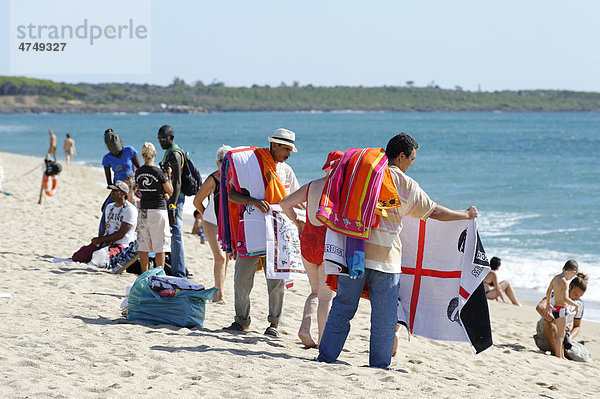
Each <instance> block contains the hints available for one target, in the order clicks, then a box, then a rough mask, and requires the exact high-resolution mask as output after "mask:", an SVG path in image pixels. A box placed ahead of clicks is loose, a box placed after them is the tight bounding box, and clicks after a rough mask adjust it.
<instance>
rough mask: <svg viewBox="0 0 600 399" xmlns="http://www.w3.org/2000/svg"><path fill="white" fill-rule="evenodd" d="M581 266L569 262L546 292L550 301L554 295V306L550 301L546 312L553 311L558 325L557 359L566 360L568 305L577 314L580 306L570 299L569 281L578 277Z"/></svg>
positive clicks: (553, 279)
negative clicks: (565, 340) (565, 342)
mask: <svg viewBox="0 0 600 399" xmlns="http://www.w3.org/2000/svg"><path fill="white" fill-rule="evenodd" d="M578 268H579V265H578V264H577V262H576V261H574V260H573V259H571V260H568V261H567V262H566V263H565V265H564V266H563V268H562V273H560V274H557V275H556V276H554V277H553V278H552V281H551V282H550V285H549V286H548V289H547V290H546V298H548V299H550V298H551V295H552V294H553V295H554V306H552V305H551V304H550V300H548V302H547V305H546V312H550V311H552V316H554V321H553V323H554V324H555V325H556V330H557V331H556V341H555V347H556V348H557V351H556V353H555V355H556V357H558V358H561V359H565V347H564V343H563V341H564V339H565V329H566V325H567V312H568V311H569V310H568V308H567V305H570V306H573V307H574V308H575V310H574V312H575V313H577V311H578V310H579V305H578V304H577V303H576V302H574V301H573V300H572V299H570V298H569V285H568V284H567V281H568V280H571V279H573V277H575V276H576V275H577V269H578Z"/></svg>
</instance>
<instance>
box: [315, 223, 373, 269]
mask: <svg viewBox="0 0 600 399" xmlns="http://www.w3.org/2000/svg"><path fill="white" fill-rule="evenodd" d="M323 260H324V261H325V274H338V275H339V274H342V275H347V276H350V277H352V278H361V277H362V276H364V274H365V241H364V240H361V239H358V238H355V237H348V236H345V235H342V234H340V233H338V232H336V231H333V230H331V229H327V232H326V233H325V249H324V253H323Z"/></svg>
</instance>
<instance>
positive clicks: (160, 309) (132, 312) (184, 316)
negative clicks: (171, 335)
mask: <svg viewBox="0 0 600 399" xmlns="http://www.w3.org/2000/svg"><path fill="white" fill-rule="evenodd" d="M164 275H165V272H164V270H163V269H162V268H160V267H155V268H154V269H150V270H148V271H146V272H144V273H142V275H141V276H139V277H138V278H137V280H135V282H134V283H133V287H131V291H130V292H129V297H128V300H127V319H128V320H130V321H135V322H141V323H151V324H173V325H176V326H179V327H187V328H192V327H204V315H205V305H206V301H207V300H212V298H213V297H214V296H215V294H216V293H217V288H216V287H213V288H209V289H205V290H202V291H192V290H182V291H178V292H177V293H176V294H175V295H174V296H172V297H161V296H160V295H158V293H157V292H155V291H154V290H153V289H152V288H151V285H150V284H151V283H150V277H151V276H164Z"/></svg>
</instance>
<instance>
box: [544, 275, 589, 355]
mask: <svg viewBox="0 0 600 399" xmlns="http://www.w3.org/2000/svg"><path fill="white" fill-rule="evenodd" d="M586 290H587V276H586V275H585V274H583V273H578V274H577V276H575V278H573V280H571V282H570V283H569V298H571V299H572V300H573V301H575V302H576V303H577V304H578V305H579V310H578V311H577V313H574V312H573V310H574V307H572V306H569V307H568V312H567V334H566V335H565V357H566V358H567V359H569V360H575V361H578V362H591V361H592V356H591V355H590V353H589V351H588V350H587V349H586V348H585V346H583V344H581V343H579V342H576V341H574V339H575V338H576V337H577V336H578V335H579V331H580V328H581V319H582V318H583V301H582V300H581V299H580V298H581V296H582V295H583V294H584V293H585V291H586ZM546 303H547V299H546V297H544V298H543V299H542V300H541V301H540V302H539V303H538V305H537V307H536V309H535V310H537V312H538V313H539V314H540V316H542V318H541V319H540V320H538V323H537V326H536V335H534V336H533V339H534V341H535V344H536V345H537V347H538V348H540V349H541V350H543V351H544V352H552V353H554V348H553V346H552V345H553V344H554V342H555V338H554V337H555V336H556V324H554V323H553V321H554V316H552V315H551V314H550V313H549V312H548V311H547V310H546ZM550 304H551V305H554V296H552V297H551V298H550Z"/></svg>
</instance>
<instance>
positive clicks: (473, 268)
mask: <svg viewBox="0 0 600 399" xmlns="http://www.w3.org/2000/svg"><path fill="white" fill-rule="evenodd" d="M400 238H401V240H402V274H401V276H400V290H399V295H398V300H399V306H398V321H399V322H400V323H402V324H404V325H406V326H407V327H408V329H409V331H410V333H411V334H416V335H420V336H423V337H426V338H432V339H438V340H445V341H466V342H469V343H471V345H472V346H473V347H474V348H475V351H476V353H480V352H482V351H483V350H485V349H487V348H489V347H490V346H491V345H492V332H491V327H490V318H489V311H488V305H487V300H486V297H485V292H484V289H483V284H482V282H483V279H484V278H485V276H486V275H487V274H488V273H489V271H490V268H489V262H488V260H487V257H486V255H485V251H484V249H483V246H482V245H481V241H480V239H479V234H478V232H477V222H476V221H475V220H474V219H473V220H461V221H452V222H440V221H437V220H433V219H429V220H427V221H423V220H419V219H414V218H411V217H404V218H403V219H402V232H401V233H400Z"/></svg>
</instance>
